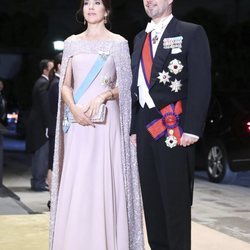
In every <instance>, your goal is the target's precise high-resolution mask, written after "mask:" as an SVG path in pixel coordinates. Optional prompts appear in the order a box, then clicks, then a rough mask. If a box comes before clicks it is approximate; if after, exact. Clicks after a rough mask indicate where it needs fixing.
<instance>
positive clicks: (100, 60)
mask: <svg viewBox="0 0 250 250" xmlns="http://www.w3.org/2000/svg"><path fill="white" fill-rule="evenodd" d="M107 58H108V54H107V53H103V52H102V53H99V56H98V57H97V59H96V61H95V63H94V65H93V66H92V68H91V69H90V71H89V73H88V75H87V76H86V78H85V79H84V80H83V82H82V84H81V86H80V87H79V88H78V90H77V91H76V93H75V94H74V96H73V99H74V103H77V102H78V101H79V100H80V98H81V96H82V95H83V94H84V93H85V92H86V91H87V89H88V88H89V86H90V85H91V83H92V82H93V81H94V80H95V78H96V77H97V75H98V74H99V73H100V71H101V70H102V68H103V66H104V64H105V62H106V60H107ZM73 120H74V119H73V115H72V114H71V112H70V110H69V107H67V106H66V107H65V110H64V118H63V123H62V128H63V132H64V133H67V132H68V130H69V128H70V125H71V123H72V121H73Z"/></svg>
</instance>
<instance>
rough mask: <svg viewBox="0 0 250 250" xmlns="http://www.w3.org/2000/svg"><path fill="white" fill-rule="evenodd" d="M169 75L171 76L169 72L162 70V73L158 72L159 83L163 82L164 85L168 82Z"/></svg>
mask: <svg viewBox="0 0 250 250" xmlns="http://www.w3.org/2000/svg"><path fill="white" fill-rule="evenodd" d="M170 77H171V76H170V75H169V72H165V71H164V70H163V71H162V73H161V72H159V76H158V77H157V78H158V79H159V80H160V83H163V84H164V85H165V84H166V83H167V82H170V81H169V79H170Z"/></svg>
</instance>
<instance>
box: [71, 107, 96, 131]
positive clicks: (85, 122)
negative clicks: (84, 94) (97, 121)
mask: <svg viewBox="0 0 250 250" xmlns="http://www.w3.org/2000/svg"><path fill="white" fill-rule="evenodd" d="M70 111H71V113H72V115H73V117H74V120H75V121H76V122H77V123H79V124H80V125H82V126H93V127H94V126H95V125H94V124H93V123H92V122H91V120H90V118H89V116H88V115H86V114H85V109H84V107H83V106H80V105H73V106H72V107H70Z"/></svg>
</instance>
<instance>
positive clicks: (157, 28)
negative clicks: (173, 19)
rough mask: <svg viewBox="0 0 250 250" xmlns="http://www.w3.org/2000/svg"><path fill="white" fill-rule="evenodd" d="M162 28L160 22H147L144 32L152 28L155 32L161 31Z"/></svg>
mask: <svg viewBox="0 0 250 250" xmlns="http://www.w3.org/2000/svg"><path fill="white" fill-rule="evenodd" d="M162 28H163V25H162V24H160V25H159V24H155V23H154V22H152V21H151V22H150V23H148V24H147V27H146V30H145V31H146V33H150V32H152V31H153V30H155V31H156V33H161V31H162Z"/></svg>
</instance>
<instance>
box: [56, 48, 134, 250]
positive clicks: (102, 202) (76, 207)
mask: <svg viewBox="0 0 250 250" xmlns="http://www.w3.org/2000/svg"><path fill="white" fill-rule="evenodd" d="M97 56H98V54H93V53H89V54H87V53H82V54H77V55H75V56H73V57H72V69H73V78H74V90H76V89H77V88H78V87H79V86H80V85H81V83H82V81H83V79H84V78H85V77H86V74H87V73H88V72H89V71H90V69H91V67H92V65H93V64H94V62H95V60H96V58H97ZM105 80H106V81H105ZM115 84H116V69H115V63H114V59H113V57H112V55H110V56H109V58H108V59H107V61H106V63H105V65H104V67H103V69H102V71H101V72H100V73H99V75H98V76H97V78H96V79H95V80H94V82H93V83H92V84H91V86H90V87H89V88H88V90H87V91H86V92H85V93H84V95H83V96H82V97H81V99H80V101H79V104H84V103H86V102H88V101H90V100H91V99H93V98H95V97H96V96H97V95H98V94H100V93H102V92H104V91H107V90H108V89H110V88H111V87H114V86H115ZM107 107H108V113H107V117H106V122H105V124H96V127H95V128H93V127H91V126H81V125H79V124H77V123H74V124H73V125H71V127H70V129H69V131H68V133H67V134H66V135H65V136H64V137H65V138H64V143H65V144H64V146H65V148H64V162H63V172H62V177H61V183H60V189H59V196H58V205H57V211H56V220H55V231H54V239H53V250H128V249H129V239H128V222H127V211H126V200H125V191H124V180H123V173H122V161H121V131H120V121H119V103H118V101H116V100H112V101H108V102H107Z"/></svg>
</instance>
